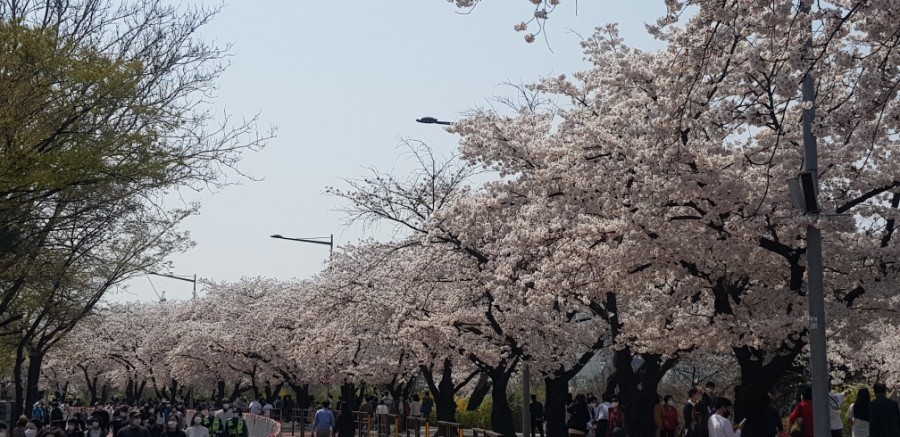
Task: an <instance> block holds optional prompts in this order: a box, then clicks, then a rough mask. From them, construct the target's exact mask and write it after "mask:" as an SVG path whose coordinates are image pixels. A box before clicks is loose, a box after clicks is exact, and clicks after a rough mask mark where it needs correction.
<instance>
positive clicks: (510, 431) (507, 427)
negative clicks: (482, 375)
mask: <svg viewBox="0 0 900 437" xmlns="http://www.w3.org/2000/svg"><path fill="white" fill-rule="evenodd" d="M488 376H490V378H491V382H492V386H493V388H492V389H491V400H492V401H493V408H492V409H491V428H493V430H494V432H499V433H500V434H503V435H504V436H505V437H515V436H516V429H515V424H514V423H513V416H512V408H510V406H509V396H508V395H507V387H509V373H507V369H506V368H505V367H501V368H499V369H496V370H492V371H491V372H490V373H489V374H488Z"/></svg>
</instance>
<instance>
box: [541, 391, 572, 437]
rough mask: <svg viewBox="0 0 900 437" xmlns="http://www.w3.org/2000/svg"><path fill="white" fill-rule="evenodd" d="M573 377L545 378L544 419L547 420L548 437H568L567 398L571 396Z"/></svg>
mask: <svg viewBox="0 0 900 437" xmlns="http://www.w3.org/2000/svg"><path fill="white" fill-rule="evenodd" d="M571 379H572V378H571V377H565V376H563V377H556V376H554V377H552V378H550V377H547V378H544V390H545V391H546V396H547V397H546V400H545V402H544V418H545V419H546V420H547V437H567V436H568V435H569V428H568V427H567V426H566V396H567V395H568V394H569V380H571Z"/></svg>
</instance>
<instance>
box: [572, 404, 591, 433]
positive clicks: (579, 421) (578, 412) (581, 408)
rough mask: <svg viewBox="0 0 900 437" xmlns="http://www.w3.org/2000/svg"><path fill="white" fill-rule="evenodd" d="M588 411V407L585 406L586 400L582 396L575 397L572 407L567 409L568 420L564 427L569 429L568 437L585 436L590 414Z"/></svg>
mask: <svg viewBox="0 0 900 437" xmlns="http://www.w3.org/2000/svg"><path fill="white" fill-rule="evenodd" d="M589 409H590V407H589V406H588V404H587V399H586V398H585V397H584V395H583V394H578V395H577V396H575V401H574V402H572V405H569V408H568V409H567V411H568V412H569V420H568V422H566V426H568V427H569V436H570V437H573V436H583V435H586V434H587V425H588V421H590V420H591V412H590V411H589Z"/></svg>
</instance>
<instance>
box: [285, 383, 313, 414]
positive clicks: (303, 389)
mask: <svg viewBox="0 0 900 437" xmlns="http://www.w3.org/2000/svg"><path fill="white" fill-rule="evenodd" d="M288 385H289V386H290V387H291V390H294V394H295V395H296V396H297V405H296V408H299V409H306V408H309V407H310V405H311V404H312V400H311V398H310V397H309V385H308V384H295V383H292V382H288Z"/></svg>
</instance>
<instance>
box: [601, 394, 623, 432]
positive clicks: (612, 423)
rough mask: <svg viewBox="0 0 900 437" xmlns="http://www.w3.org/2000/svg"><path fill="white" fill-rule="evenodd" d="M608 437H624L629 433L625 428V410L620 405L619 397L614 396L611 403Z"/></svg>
mask: <svg viewBox="0 0 900 437" xmlns="http://www.w3.org/2000/svg"><path fill="white" fill-rule="evenodd" d="M606 435H607V436H608V437H622V436H625V435H628V432H627V431H626V429H625V412H624V411H622V407H621V406H619V397H618V396H612V397H611V399H610V403H609V428H608V430H607V432H606Z"/></svg>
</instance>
